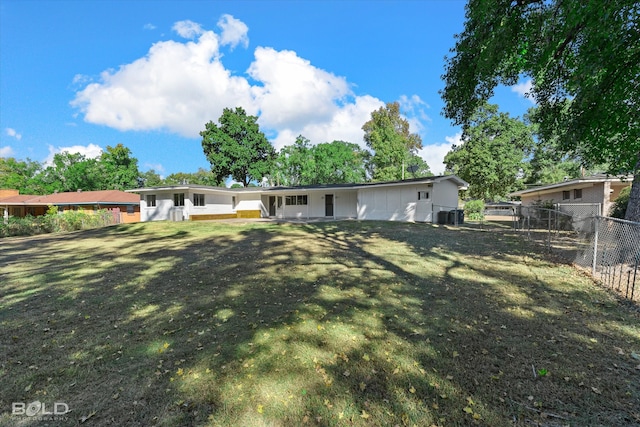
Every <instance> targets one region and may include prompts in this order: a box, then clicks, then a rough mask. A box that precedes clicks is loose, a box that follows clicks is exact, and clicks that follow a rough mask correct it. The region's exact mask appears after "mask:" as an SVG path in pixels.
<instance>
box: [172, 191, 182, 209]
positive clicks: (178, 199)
mask: <svg viewBox="0 0 640 427" xmlns="http://www.w3.org/2000/svg"><path fill="white" fill-rule="evenodd" d="M173 206H184V193H175V194H174V195H173Z"/></svg>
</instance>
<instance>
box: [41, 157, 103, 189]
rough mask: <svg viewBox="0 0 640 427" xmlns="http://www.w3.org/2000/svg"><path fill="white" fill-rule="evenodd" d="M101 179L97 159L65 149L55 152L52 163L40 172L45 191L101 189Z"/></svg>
mask: <svg viewBox="0 0 640 427" xmlns="http://www.w3.org/2000/svg"><path fill="white" fill-rule="evenodd" d="M103 180H104V176H103V174H102V173H101V172H100V171H99V167H98V160H96V159H89V158H87V157H85V156H84V155H83V154H80V153H69V152H67V151H63V152H62V153H56V154H55V155H54V156H53V164H52V165H51V166H48V167H47V168H46V169H45V170H44V171H43V172H42V181H43V182H44V188H45V189H46V192H47V193H53V192H55V191H59V192H66V191H78V190H84V191H94V190H101V189H103ZM105 189H106V188H105Z"/></svg>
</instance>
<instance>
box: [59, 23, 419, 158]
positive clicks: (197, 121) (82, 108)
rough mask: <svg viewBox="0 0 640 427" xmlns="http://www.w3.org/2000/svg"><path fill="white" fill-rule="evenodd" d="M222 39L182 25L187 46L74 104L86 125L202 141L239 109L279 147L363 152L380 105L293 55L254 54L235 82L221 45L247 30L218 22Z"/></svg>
mask: <svg viewBox="0 0 640 427" xmlns="http://www.w3.org/2000/svg"><path fill="white" fill-rule="evenodd" d="M218 24H219V26H220V27H221V28H222V35H218V34H216V33H214V32H213V31H205V30H203V29H202V27H200V25H199V24H196V23H193V22H191V21H181V22H179V23H176V24H175V25H174V29H175V30H176V31H177V32H178V33H179V34H180V35H182V36H183V37H187V38H190V37H195V36H196V35H197V36H198V37H197V39H194V40H189V41H185V42H178V41H161V42H157V43H155V44H154V45H153V46H152V47H151V48H150V49H149V52H148V53H147V54H146V55H145V56H144V57H142V58H139V59H137V60H135V61H133V62H131V63H129V64H125V65H122V66H121V67H120V68H119V69H117V70H106V71H104V72H103V73H102V74H101V76H100V79H99V81H95V82H86V80H85V79H84V78H83V77H82V76H80V75H79V76H77V77H76V78H75V79H74V80H75V81H77V82H86V84H85V86H83V87H82V89H81V90H79V91H77V92H76V96H75V99H74V100H73V101H72V102H71V105H72V106H74V107H76V108H78V110H79V112H80V113H81V114H82V115H83V116H84V120H85V121H86V122H89V123H95V124H100V125H106V126H109V127H112V128H115V129H119V130H122V131H128V130H167V131H170V132H173V133H177V134H180V135H182V136H185V137H189V138H199V132H200V131H202V129H204V125H205V123H207V122H208V121H210V120H212V121H214V122H215V121H217V120H218V118H219V117H220V115H221V114H222V110H223V109H224V108H235V107H238V106H241V107H243V108H244V109H245V111H246V112H247V114H250V115H259V123H260V127H261V130H263V131H264V132H265V133H266V134H267V135H269V138H270V139H271V140H272V142H273V143H274V145H275V147H276V148H278V149H279V148H280V147H282V146H284V145H288V144H292V143H293V142H294V141H295V138H296V137H297V136H298V135H300V134H302V135H304V136H305V137H306V138H309V139H310V140H311V141H312V143H314V144H316V143H321V142H330V141H333V140H344V141H349V142H353V143H357V144H360V145H361V146H364V142H363V135H364V132H363V131H362V125H363V124H364V123H365V122H366V121H367V120H369V119H370V117H371V112H372V111H374V110H376V109H378V108H380V107H381V106H383V105H384V103H383V102H382V101H381V100H379V99H377V98H375V97H372V96H368V95H367V96H355V95H354V94H353V91H352V90H351V85H350V84H349V82H347V80H346V78H344V77H341V76H336V75H335V74H332V73H330V72H327V71H325V70H322V69H320V68H317V67H315V66H314V65H313V64H311V62H310V61H308V60H306V59H304V58H301V57H299V56H298V55H297V53H296V52H293V51H289V50H283V51H277V50H275V49H273V48H269V47H258V48H256V49H255V52H254V60H253V62H252V63H251V64H250V66H249V67H248V69H247V71H246V74H245V75H233V74H232V72H231V71H229V70H228V69H227V68H226V67H225V66H224V64H223V63H222V55H221V53H220V46H221V45H223V44H229V45H231V46H235V45H237V44H246V43H248V38H247V31H248V30H247V28H246V25H245V24H244V23H242V22H241V21H239V20H237V19H235V18H233V17H232V16H230V15H225V16H223V17H222V18H221V19H220V21H219V23H218ZM402 102H403V104H404V105H407V106H410V107H411V108H410V110H411V114H412V117H411V120H412V121H411V125H412V129H413V130H412V131H418V132H419V131H420V130H422V129H423V128H422V127H421V126H422V124H421V123H422V122H423V121H426V120H428V116H426V114H425V113H424V109H426V108H428V105H427V104H426V103H424V102H423V101H422V100H421V99H420V98H419V97H417V96H413V97H404V98H403V99H402Z"/></svg>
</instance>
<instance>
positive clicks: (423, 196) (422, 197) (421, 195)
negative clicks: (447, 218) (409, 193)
mask: <svg viewBox="0 0 640 427" xmlns="http://www.w3.org/2000/svg"><path fill="white" fill-rule="evenodd" d="M429 200H431V192H430V191H426V190H422V191H418V201H420V202H428V201H429Z"/></svg>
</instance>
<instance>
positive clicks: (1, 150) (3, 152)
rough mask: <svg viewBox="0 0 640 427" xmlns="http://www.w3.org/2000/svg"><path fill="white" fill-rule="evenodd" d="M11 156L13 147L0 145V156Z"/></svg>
mask: <svg viewBox="0 0 640 427" xmlns="http://www.w3.org/2000/svg"><path fill="white" fill-rule="evenodd" d="M11 156H13V149H12V148H11V147H9V146H6V147H0V157H11Z"/></svg>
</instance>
